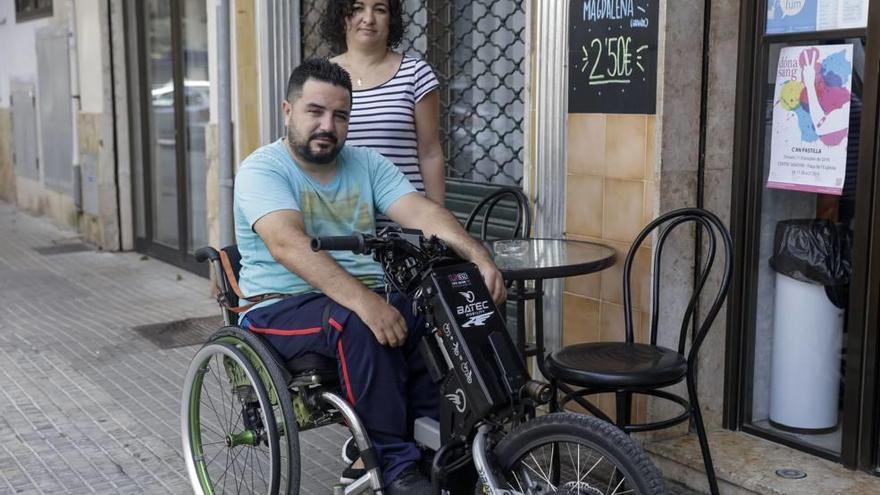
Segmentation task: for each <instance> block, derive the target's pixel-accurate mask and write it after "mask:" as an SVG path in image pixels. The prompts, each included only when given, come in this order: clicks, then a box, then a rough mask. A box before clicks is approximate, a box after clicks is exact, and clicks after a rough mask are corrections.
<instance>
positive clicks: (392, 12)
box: [321, 0, 404, 55]
mask: <svg viewBox="0 0 880 495" xmlns="http://www.w3.org/2000/svg"><path fill="white" fill-rule="evenodd" d="M354 2H355V0H330V1H329V2H327V9H326V10H325V11H324V16H323V17H321V37H322V38H323V39H324V41H326V42H327V43H329V44H330V48H331V49H332V50H333V53H334V54H336V55H338V54H340V53H342V52H344V51H346V50H347V49H348V46H347V45H346V44H345V19H347V18H348V17H349V16H351V12H352V7H353V6H354ZM388 8H389V17H390V19H389V21H390V23H389V26H388V48H397V46H398V45H400V41H401V40H403V31H404V29H403V6H402V5H401V1H400V0H388Z"/></svg>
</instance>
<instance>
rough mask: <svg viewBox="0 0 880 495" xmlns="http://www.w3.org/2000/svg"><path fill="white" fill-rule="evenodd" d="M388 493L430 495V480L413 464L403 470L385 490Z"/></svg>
mask: <svg viewBox="0 0 880 495" xmlns="http://www.w3.org/2000/svg"><path fill="white" fill-rule="evenodd" d="M385 493H387V494H388V495H431V481H430V480H428V478H426V477H425V475H423V474H422V473H421V471H419V468H418V466H416V465H415V464H413V465H411V466H409V467H407V468H406V469H404V470H403V472H401V473H400V474H399V475H397V478H394V481H392V482H391V483H389V484H388V487H387V488H386V490H385Z"/></svg>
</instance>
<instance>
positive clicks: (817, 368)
mask: <svg viewBox="0 0 880 495" xmlns="http://www.w3.org/2000/svg"><path fill="white" fill-rule="evenodd" d="M851 252H852V233H851V232H850V231H849V229H848V228H846V227H845V226H842V225H839V224H835V223H833V222H830V221H828V220H815V219H809V220H800V219H798V220H784V221H782V222H779V223H778V224H777V225H776V238H775V241H774V245H773V255H772V256H771V257H770V266H771V267H772V268H773V270H774V271H775V272H776V298H775V311H774V321H773V349H772V364H771V375H770V421H771V422H772V423H774V424H776V425H777V426H781V427H785V428H793V429H796V430H802V431H828V430H833V429H834V428H836V426H837V419H838V418H837V413H838V407H837V404H838V395H839V393H840V374H839V370H840V349H841V344H842V340H843V313H844V308H845V306H846V303H847V299H848V297H847V289H848V287H849V280H850V275H851V272H852V267H851Z"/></svg>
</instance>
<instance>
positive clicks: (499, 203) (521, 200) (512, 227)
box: [464, 186, 532, 241]
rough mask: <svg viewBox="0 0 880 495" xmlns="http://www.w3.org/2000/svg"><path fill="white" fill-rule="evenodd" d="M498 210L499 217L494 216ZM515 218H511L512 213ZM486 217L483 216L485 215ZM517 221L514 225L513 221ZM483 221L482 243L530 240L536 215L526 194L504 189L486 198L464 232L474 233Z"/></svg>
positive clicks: (512, 188)
mask: <svg viewBox="0 0 880 495" xmlns="http://www.w3.org/2000/svg"><path fill="white" fill-rule="evenodd" d="M496 207H498V211H497V212H496V215H495V216H494V217H493V216H492V212H493V211H495V208H496ZM511 211H512V212H513V213H514V214H515V215H510V214H509V213H510V212H511ZM481 213H482V215H481ZM511 216H513V217H514V220H513V221H510V220H509V219H510V218H511ZM477 219H480V222H479V225H480V230H479V234H480V239H481V240H484V241H485V240H491V239H515V238H527V237H529V234H530V232H531V229H532V212H531V209H530V208H529V199H528V198H527V197H526V195H525V194H523V192H522V190H520V189H518V188H515V187H510V186H500V187H498V188H497V189H495V190H494V191H492V192H491V193H489V194H488V195H486V196H485V197H484V198H483V199H482V200H481V201H480V202H479V203H477V205H476V206H474V209H473V210H472V211H471V213H470V215H469V216H468V217H467V220H465V222H464V229H465V230H467V231H468V232H471V228H472V227H473V226H474V222H475V221H476V220H477Z"/></svg>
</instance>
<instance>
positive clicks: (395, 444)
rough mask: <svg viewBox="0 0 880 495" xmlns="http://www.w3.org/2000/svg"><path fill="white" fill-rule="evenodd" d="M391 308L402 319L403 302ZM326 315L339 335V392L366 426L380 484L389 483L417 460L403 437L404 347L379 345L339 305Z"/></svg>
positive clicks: (405, 434)
mask: <svg viewBox="0 0 880 495" xmlns="http://www.w3.org/2000/svg"><path fill="white" fill-rule="evenodd" d="M394 302H395V301H392V303H394ZM394 306H395V307H397V308H398V310H401V313H402V314H404V317H405V318H406V317H407V314H406V313H404V311H403V309H404V308H403V307H402V306H404V305H403V304H394ZM330 316H331V320H332V323H331V324H332V325H333V326H334V329H336V330H337V332H338V337H339V338H338V341H337V344H336V346H337V354H338V355H339V360H340V378H341V380H342V382H343V384H342V385H343V390H344V392H345V394H346V398H347V399H348V401H349V402H350V403H351V404H353V405H354V408H355V410H356V411H357V413H358V415H359V416H360V418H361V421H363V422H364V425H365V426H366V428H367V432H368V433H369V435H370V440H372V442H373V446H374V448H375V449H376V453H377V455H378V456H379V458H380V459H381V462H382V475H383V477H384V479H385V483H386V484H387V483H390V482H391V481H393V480H394V479H395V478H396V477H397V475H399V474H400V473H401V471H403V470H404V469H405V468H406V467H408V466H410V465H413V464H414V463H416V462H417V461H418V460H419V459H420V458H421V453H420V452H419V450H418V448H417V447H416V445H415V443H414V442H413V441H412V437H411V435H410V434H409V433H408V432H409V430H410V424H409V421H410V418H408V398H407V388H408V375H409V366H408V363H407V361H408V360H407V354H406V352H405V349H406V348H407V346H404V347H399V348H393V347H388V346H384V345H381V344H379V342H378V341H377V340H376V337H375V336H374V335H373V332H372V331H371V330H370V329H369V328H368V327H367V326H366V325H365V324H364V323H363V322H362V321H361V319H360V318H358V316H357V315H355V314H353V313H351V312H350V311H349V310H348V309H346V308H344V307H342V306H339V305H336V304H334V305H333V309H332V310H331V312H330ZM412 320H413V319H411V318H407V324H408V327H409V328H413V327H412V326H411V324H415V323H416V322H415V321H412ZM409 341H410V339H409V338H408V339H407V344H409Z"/></svg>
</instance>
